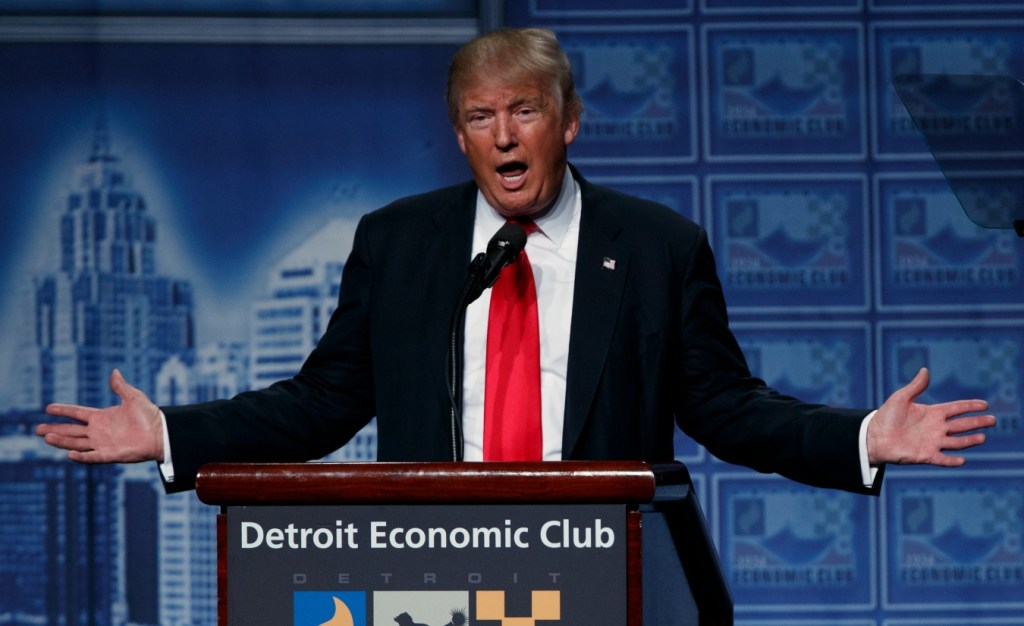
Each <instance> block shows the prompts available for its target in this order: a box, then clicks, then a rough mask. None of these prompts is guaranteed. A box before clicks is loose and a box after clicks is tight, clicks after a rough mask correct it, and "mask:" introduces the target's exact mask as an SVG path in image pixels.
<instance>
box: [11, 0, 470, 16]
mask: <svg viewBox="0 0 1024 626" xmlns="http://www.w3.org/2000/svg"><path fill="white" fill-rule="evenodd" d="M24 11H38V12H41V13H77V14H86V15H97V14H98V15H166V14H174V15H181V14H194V15H218V16H221V15H237V14H243V15H309V14H316V15H320V16H325V15H330V16H359V17H364V16H366V15H368V14H372V15H375V16H378V17H387V16H392V17H395V16H407V15H415V16H417V17H452V16H475V15H477V12H478V11H479V7H478V0H342V1H339V0H146V1H141V0H45V1H42V0H5V1H4V3H3V6H2V8H0V13H6V12H12V13H13V12H24Z"/></svg>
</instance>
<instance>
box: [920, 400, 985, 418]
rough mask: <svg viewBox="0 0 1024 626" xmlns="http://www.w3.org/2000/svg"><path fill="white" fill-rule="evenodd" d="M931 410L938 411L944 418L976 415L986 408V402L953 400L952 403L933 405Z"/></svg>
mask: <svg viewBox="0 0 1024 626" xmlns="http://www.w3.org/2000/svg"><path fill="white" fill-rule="evenodd" d="M932 408H933V409H935V410H937V411H939V412H940V413H942V414H943V415H945V416H946V418H950V417H956V416H957V415H963V414H965V413H978V412H981V411H984V410H985V409H987V408H988V402H986V401H984V400H954V401H952V402H943V403H941V404H934V405H932Z"/></svg>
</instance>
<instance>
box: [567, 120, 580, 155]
mask: <svg viewBox="0 0 1024 626" xmlns="http://www.w3.org/2000/svg"><path fill="white" fill-rule="evenodd" d="M579 132H580V115H579V113H575V114H573V115H570V116H569V119H567V120H566V121H565V146H566V147H567V148H568V147H569V146H570V145H572V142H574V141H576V136H577V135H578V134H579Z"/></svg>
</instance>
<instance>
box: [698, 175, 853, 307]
mask: <svg viewBox="0 0 1024 626" xmlns="http://www.w3.org/2000/svg"><path fill="white" fill-rule="evenodd" d="M707 188H708V192H707V197H708V198H709V203H710V207H711V208H710V217H709V230H710V231H711V233H712V242H711V243H712V247H713V248H714V250H715V255H716V260H717V263H718V271H719V275H720V276H721V279H722V285H723V287H724V289H725V293H726V299H727V300H728V302H729V307H730V309H731V310H733V311H737V312H740V311H758V312H764V313H767V312H787V313H791V312H799V311H808V312H812V311H813V312H817V311H821V310H822V309H829V310H835V311H839V310H845V311H864V310H866V309H867V307H868V304H869V303H868V292H869V289H868V275H867V269H866V268H867V257H868V254H867V248H866V245H867V205H866V201H867V183H866V180H865V179H864V178H863V177H860V176H846V175H832V176H814V175H806V176H788V175H787V176H775V177H768V176H748V177H725V176H721V177H720V176H709V177H708V179H707Z"/></svg>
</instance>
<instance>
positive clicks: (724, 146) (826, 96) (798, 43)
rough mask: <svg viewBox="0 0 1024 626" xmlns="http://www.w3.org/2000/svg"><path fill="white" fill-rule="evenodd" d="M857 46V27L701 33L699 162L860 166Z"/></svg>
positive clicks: (734, 28) (745, 27) (730, 28)
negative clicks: (702, 145) (704, 101)
mask: <svg viewBox="0 0 1024 626" xmlns="http://www.w3.org/2000/svg"><path fill="white" fill-rule="evenodd" d="M862 39H863V30H862V27H861V24H860V23H859V22H851V23H837V24H809V25H802V26H796V25H792V24H786V25H785V26H784V27H783V26H779V27H774V26H760V25H749V24H735V25H719V24H715V25H712V26H708V27H706V29H705V31H704V54H705V67H706V69H705V78H704V93H705V96H706V98H707V108H706V110H705V122H704V131H705V135H706V137H705V140H706V141H705V150H706V152H707V155H706V156H707V159H708V160H709V161H751V160H764V159H768V160H772V161H780V160H782V161H813V162H820V161H821V160H823V159H827V160H835V161H844V160H846V161H848V160H859V159H861V158H863V157H864V156H865V155H866V153H867V148H866V145H865V143H866V131H865V112H864V60H863V58H862V55H861V54H860V50H861V46H862Z"/></svg>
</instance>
